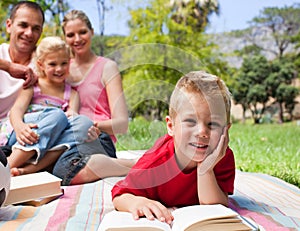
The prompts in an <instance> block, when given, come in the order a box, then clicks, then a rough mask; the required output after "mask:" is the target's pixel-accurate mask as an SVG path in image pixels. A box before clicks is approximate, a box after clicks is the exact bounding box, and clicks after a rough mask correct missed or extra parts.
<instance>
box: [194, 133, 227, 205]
mask: <svg viewBox="0 0 300 231" xmlns="http://www.w3.org/2000/svg"><path fill="white" fill-rule="evenodd" d="M228 137H229V135H228V128H225V129H224V131H223V134H222V135H221V138H220V141H219V144H218V146H217V148H216V149H215V150H214V151H213V153H211V154H210V155H209V156H208V157H206V159H205V160H204V161H203V162H202V163H198V166H197V185H198V198H199V203H200V204H223V205H225V206H228V194H227V193H225V192H223V191H222V189H221V188H220V186H219V184H218V182H217V179H216V176H215V173H214V170H213V169H214V167H215V166H216V164H217V163H218V162H219V161H220V160H221V159H222V158H223V157H224V155H225V153H226V149H227V147H228V142H229V138H228Z"/></svg>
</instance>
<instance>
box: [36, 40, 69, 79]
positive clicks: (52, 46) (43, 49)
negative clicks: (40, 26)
mask: <svg viewBox="0 0 300 231" xmlns="http://www.w3.org/2000/svg"><path fill="white" fill-rule="evenodd" d="M58 50H64V51H65V52H66V55H67V56H68V58H70V49H69V47H68V45H67V44H66V42H65V41H64V40H63V39H62V38H60V37H58V36H49V37H45V38H43V39H42V40H41V42H40V43H39V45H38V47H37V49H36V52H35V63H36V65H35V66H36V71H37V74H38V75H39V76H40V77H44V73H43V71H42V70H41V69H40V67H39V65H38V62H43V61H44V58H45V56H46V55H48V54H49V53H53V52H57V51H58Z"/></svg>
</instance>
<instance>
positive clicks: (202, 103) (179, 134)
mask: <svg viewBox="0 0 300 231" xmlns="http://www.w3.org/2000/svg"><path fill="white" fill-rule="evenodd" d="M223 104H224V103H223ZM166 121H167V127H168V133H169V135H171V136H173V138H174V144H175V155H176V158H177V162H178V164H179V166H180V167H181V168H182V169H191V168H194V167H196V166H197V163H198V162H202V161H204V160H205V158H206V157H207V156H208V155H209V154H211V153H212V152H213V150H214V149H215V148H216V147H217V145H218V142H219V139H220V136H221V134H222V132H223V129H224V127H225V126H226V125H227V122H226V121H227V118H226V112H225V105H222V102H220V103H218V102H213V104H212V103H209V104H208V103H207V101H206V100H205V99H203V97H202V96H201V95H200V94H197V93H196V94H195V93H186V94H185V96H184V97H182V98H181V107H179V110H178V111H177V115H176V116H175V118H172V119H171V118H170V117H167V118H166Z"/></svg>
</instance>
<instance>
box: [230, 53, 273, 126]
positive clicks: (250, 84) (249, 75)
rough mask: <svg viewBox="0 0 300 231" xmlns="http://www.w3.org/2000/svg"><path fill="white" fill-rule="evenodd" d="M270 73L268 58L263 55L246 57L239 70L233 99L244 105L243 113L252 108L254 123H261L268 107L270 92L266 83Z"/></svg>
mask: <svg viewBox="0 0 300 231" xmlns="http://www.w3.org/2000/svg"><path fill="white" fill-rule="evenodd" d="M269 73H270V67H269V64H268V61H267V59H266V58H265V57H264V56H262V55H254V56H251V57H246V58H245V59H244V61H243V64H242V67H241V68H240V70H239V71H238V74H237V78H236V83H235V85H234V89H233V90H232V91H233V99H234V101H235V102H236V103H237V104H241V105H242V107H243V114H244V115H245V111H246V109H250V111H251V114H252V118H253V120H254V123H259V122H260V120H261V118H262V116H263V113H264V111H265V108H266V103H267V101H268V94H267V91H266V87H265V85H264V82H265V80H266V79H267V77H268V75H269Z"/></svg>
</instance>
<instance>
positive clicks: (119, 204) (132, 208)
mask: <svg viewBox="0 0 300 231" xmlns="http://www.w3.org/2000/svg"><path fill="white" fill-rule="evenodd" d="M113 204H114V207H115V209H116V210H119V211H125V212H130V213H131V214H132V216H133V218H134V219H135V220H138V219H139V217H142V216H145V217H146V218H147V219H149V220H153V219H154V218H157V219H158V220H160V221H162V222H166V223H168V224H171V222H172V220H173V219H174V218H173V216H172V213H171V212H170V211H169V210H168V209H167V208H166V207H165V206H164V205H162V204H161V203H160V202H158V201H155V200H150V199H148V198H146V197H142V196H135V195H133V194H130V193H124V194H122V195H120V196H116V197H115V198H114V199H113Z"/></svg>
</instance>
